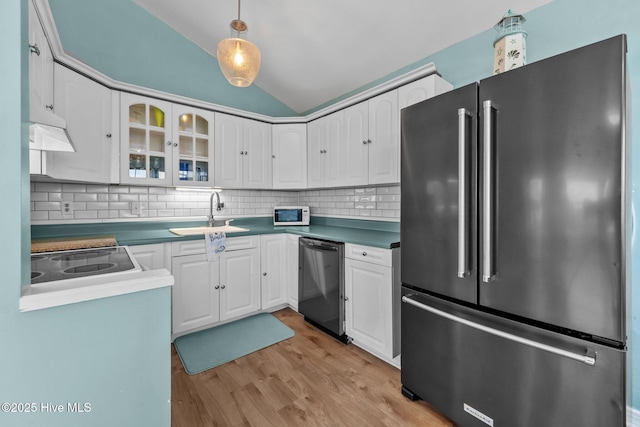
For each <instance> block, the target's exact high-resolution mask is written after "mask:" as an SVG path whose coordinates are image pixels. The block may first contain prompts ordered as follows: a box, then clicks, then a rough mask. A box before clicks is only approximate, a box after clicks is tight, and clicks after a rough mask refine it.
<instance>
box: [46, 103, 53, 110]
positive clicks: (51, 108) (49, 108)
mask: <svg viewBox="0 0 640 427" xmlns="http://www.w3.org/2000/svg"><path fill="white" fill-rule="evenodd" d="M44 108H46V109H47V110H51V111H53V104H49V105H45V106H44Z"/></svg>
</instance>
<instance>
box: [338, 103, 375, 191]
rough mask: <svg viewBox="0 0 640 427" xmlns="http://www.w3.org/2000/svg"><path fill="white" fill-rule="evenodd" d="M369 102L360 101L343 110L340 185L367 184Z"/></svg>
mask: <svg viewBox="0 0 640 427" xmlns="http://www.w3.org/2000/svg"><path fill="white" fill-rule="evenodd" d="M369 121H370V119H369V103H368V102H361V103H359V104H356V105H352V106H351V107H349V108H346V109H345V110H344V119H343V125H342V140H343V143H342V144H341V148H342V155H341V156H340V157H341V163H342V164H341V165H340V170H341V171H342V176H341V179H340V185H343V186H354V185H366V184H368V174H369V156H368V154H369V147H368V145H367V140H368V139H369V136H368V135H369Z"/></svg>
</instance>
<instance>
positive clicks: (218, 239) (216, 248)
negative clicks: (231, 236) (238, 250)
mask: <svg viewBox="0 0 640 427" xmlns="http://www.w3.org/2000/svg"><path fill="white" fill-rule="evenodd" d="M204 242H205V248H206V252H207V261H214V260H216V259H218V257H219V256H220V253H221V252H224V249H225V247H226V245H227V235H226V234H224V232H220V233H213V232H209V233H205V235H204Z"/></svg>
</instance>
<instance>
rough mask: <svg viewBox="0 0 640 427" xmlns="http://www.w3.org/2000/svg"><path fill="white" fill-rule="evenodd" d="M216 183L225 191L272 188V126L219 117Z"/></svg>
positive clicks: (226, 116)
mask: <svg viewBox="0 0 640 427" xmlns="http://www.w3.org/2000/svg"><path fill="white" fill-rule="evenodd" d="M215 139H216V144H215V151H216V156H215V159H216V179H215V184H216V186H219V187H224V188H271V126H270V125H269V124H267V123H262V122H258V121H256V120H250V119H244V118H242V117H236V116H231V115H228V114H222V113H216V137H215Z"/></svg>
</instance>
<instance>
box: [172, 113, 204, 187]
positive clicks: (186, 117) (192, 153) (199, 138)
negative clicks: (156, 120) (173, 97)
mask: <svg viewBox="0 0 640 427" xmlns="http://www.w3.org/2000/svg"><path fill="white" fill-rule="evenodd" d="M172 113H173V114H172V119H173V123H172V124H173V126H172V141H171V142H172V149H173V156H172V157H173V165H172V169H173V171H174V172H173V185H176V186H200V187H212V186H213V170H212V169H213V162H212V156H213V153H214V147H213V127H214V113H212V112H211V111H206V110H200V109H197V108H193V107H187V106H184V105H179V104H173V107H172ZM176 143H177V145H176Z"/></svg>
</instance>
